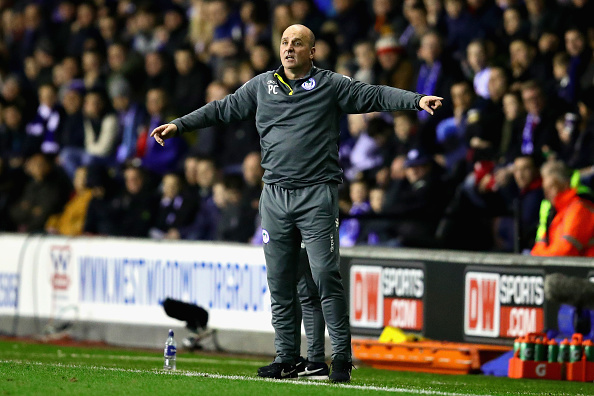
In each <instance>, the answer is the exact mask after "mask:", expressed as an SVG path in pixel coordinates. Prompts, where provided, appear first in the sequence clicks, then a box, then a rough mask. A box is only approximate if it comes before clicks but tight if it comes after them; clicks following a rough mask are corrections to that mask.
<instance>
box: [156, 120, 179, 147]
mask: <svg viewBox="0 0 594 396" xmlns="http://www.w3.org/2000/svg"><path fill="white" fill-rule="evenodd" d="M175 132H177V126H175V124H163V125H159V126H158V127H156V128H155V129H153V131H152V132H151V137H154V138H155V140H156V141H157V143H159V144H160V145H161V146H164V145H165V139H169V138H171V137H174V136H175Z"/></svg>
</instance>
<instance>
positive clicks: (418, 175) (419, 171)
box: [404, 164, 431, 184]
mask: <svg viewBox="0 0 594 396" xmlns="http://www.w3.org/2000/svg"><path fill="white" fill-rule="evenodd" d="M430 170H431V165H429V164H425V165H417V166H409V167H407V168H405V170H404V172H405V175H406V178H407V179H408V182H409V183H410V184H414V183H416V182H418V181H419V180H421V179H422V178H424V177H425V176H427V174H428V173H429V171H430Z"/></svg>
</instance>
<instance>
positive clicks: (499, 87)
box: [487, 68, 507, 101]
mask: <svg viewBox="0 0 594 396" xmlns="http://www.w3.org/2000/svg"><path fill="white" fill-rule="evenodd" d="M487 88H488V89H489V95H490V96H491V98H492V99H493V100H496V101H497V100H499V99H501V97H502V96H503V94H505V91H507V78H506V77H505V73H504V72H503V70H501V69H499V68H493V69H491V72H490V73H489V82H488V83H487Z"/></svg>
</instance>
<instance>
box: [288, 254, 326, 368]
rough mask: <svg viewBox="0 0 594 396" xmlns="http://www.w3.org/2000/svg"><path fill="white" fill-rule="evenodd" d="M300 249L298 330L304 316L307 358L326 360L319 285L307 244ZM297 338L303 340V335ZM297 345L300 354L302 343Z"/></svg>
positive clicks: (311, 360) (316, 360) (324, 324)
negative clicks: (299, 311)
mask: <svg viewBox="0 0 594 396" xmlns="http://www.w3.org/2000/svg"><path fill="white" fill-rule="evenodd" d="M300 250H301V251H300V253H299V275H298V278H299V282H298V283H297V295H298V296H299V302H300V304H297V307H300V308H301V315H299V314H298V316H297V317H296V318H295V319H296V322H297V325H298V327H297V330H299V329H300V328H301V326H300V325H299V324H300V322H301V319H300V318H302V319H303V327H304V328H305V336H306V337H307V358H308V359H309V361H310V362H316V363H321V362H324V361H325V360H326V348H325V340H326V334H325V331H326V322H325V321H324V314H323V312H322V304H321V303H320V294H319V292H318V287H317V286H316V283H315V282H314V280H313V276H312V274H311V268H310V266H309V258H308V257H307V251H306V250H305V244H303V243H302V244H301V249H300ZM297 339H298V341H301V337H298V338H297ZM295 347H296V355H299V354H300V353H301V345H296V346H295Z"/></svg>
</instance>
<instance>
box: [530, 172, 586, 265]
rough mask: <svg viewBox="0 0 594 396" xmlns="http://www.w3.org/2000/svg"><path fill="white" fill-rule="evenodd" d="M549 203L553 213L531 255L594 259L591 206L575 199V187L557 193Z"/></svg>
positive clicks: (580, 199)
mask: <svg viewBox="0 0 594 396" xmlns="http://www.w3.org/2000/svg"><path fill="white" fill-rule="evenodd" d="M544 179H545V176H544V175H543V181H544ZM543 187H544V184H543ZM545 194H546V189H545ZM552 202H553V207H554V209H555V212H556V214H555V216H554V217H553V220H552V222H551V225H550V226H549V227H548V229H547V233H546V235H545V236H544V238H543V239H541V240H538V241H537V242H536V244H535V245H534V247H533V248H532V252H531V253H532V255H533V256H586V257H594V203H592V202H590V201H588V200H586V199H583V198H581V197H580V196H578V195H577V190H576V189H575V188H567V189H565V190H564V191H561V192H559V193H557V194H556V196H555V198H554V199H553V200H552Z"/></svg>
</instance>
